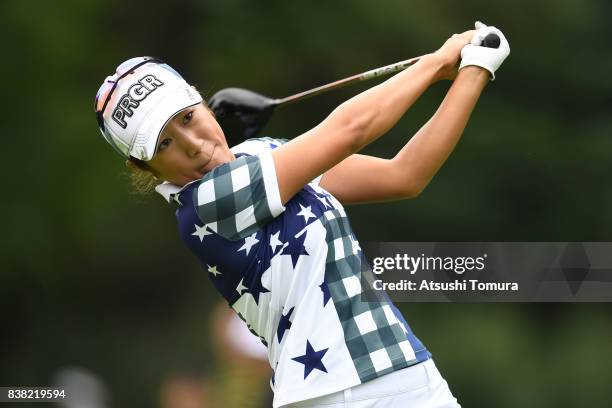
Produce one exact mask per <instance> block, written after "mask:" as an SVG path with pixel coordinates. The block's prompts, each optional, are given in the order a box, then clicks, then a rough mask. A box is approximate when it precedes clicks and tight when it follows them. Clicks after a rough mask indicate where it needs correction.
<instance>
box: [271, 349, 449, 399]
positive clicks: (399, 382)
mask: <svg viewBox="0 0 612 408" xmlns="http://www.w3.org/2000/svg"><path fill="white" fill-rule="evenodd" d="M307 407H308V408H318V407H320V408H349V407H350V408H396V407H397V408H400V407H401V408H403V407H406V408H461V406H460V405H459V403H458V402H457V399H456V398H455V397H453V394H452V393H451V391H450V390H449V388H448V384H447V383H446V380H444V378H442V375H441V374H440V372H439V371H438V369H437V368H436V365H435V364H434V362H433V360H432V359H429V360H427V361H424V362H422V363H420V364H417V365H413V366H410V367H407V368H404V369H402V370H399V371H395V372H393V373H391V374H387V375H383V376H382V377H379V378H376V379H374V380H371V381H368V382H366V383H363V384H359V385H357V386H355V387H353V388H349V389H346V390H344V391H339V392H336V393H334V394H330V395H324V396H322V397H318V398H313V399H309V400H307V401H300V402H296V403H293V404H289V405H284V406H283V407H282V408H307Z"/></svg>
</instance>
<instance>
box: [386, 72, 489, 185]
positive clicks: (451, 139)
mask: <svg viewBox="0 0 612 408" xmlns="http://www.w3.org/2000/svg"><path fill="white" fill-rule="evenodd" d="M488 81H489V73H488V72H487V71H485V70H483V69H481V68H478V67H473V66H470V67H466V68H464V69H462V70H461V71H459V74H458V75H457V78H456V79H455V81H454V83H453V85H452V86H451V88H450V90H449V91H448V93H447V95H446V97H445V98H444V101H443V102H442V104H441V105H440V107H439V108H438V110H437V111H436V113H435V114H434V115H433V116H432V118H431V119H430V120H429V121H428V122H427V123H426V124H425V125H424V126H423V127H422V128H421V129H420V130H419V131H418V132H417V133H416V134H415V135H414V136H413V137H412V139H410V141H409V142H408V143H407V144H406V146H404V147H403V148H402V150H400V152H399V153H398V154H397V155H396V156H395V157H394V158H393V159H392V162H393V168H394V169H395V170H396V172H397V179H398V182H399V183H403V184H404V185H405V186H406V189H407V190H408V191H411V192H412V195H418V194H419V193H420V192H421V191H422V190H423V189H424V188H425V187H426V186H427V184H428V183H429V181H430V180H431V178H432V177H433V176H434V175H435V174H436V173H437V172H438V170H439V169H440V167H442V164H444V162H445V161H446V159H447V158H448V156H449V155H450V153H451V152H452V151H453V149H454V147H455V145H456V144H457V142H458V141H459V139H460V137H461V135H462V133H463V130H464V129H465V126H466V125H467V122H468V120H469V118H470V115H471V113H472V111H473V109H474V106H475V105H476V102H477V101H478V98H479V97H480V94H481V93H482V90H483V89H484V87H485V86H486V84H487V83H488Z"/></svg>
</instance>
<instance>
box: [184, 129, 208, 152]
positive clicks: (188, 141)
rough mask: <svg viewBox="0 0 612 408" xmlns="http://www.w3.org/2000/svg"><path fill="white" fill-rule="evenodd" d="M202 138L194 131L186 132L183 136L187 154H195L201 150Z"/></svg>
mask: <svg viewBox="0 0 612 408" xmlns="http://www.w3.org/2000/svg"><path fill="white" fill-rule="evenodd" d="M203 143H204V139H202V138H200V137H198V136H197V135H196V134H195V133H192V132H190V133H187V134H185V137H184V138H183V144H184V147H185V151H186V152H187V154H188V155H189V156H197V155H198V154H200V153H201V152H202V145H203Z"/></svg>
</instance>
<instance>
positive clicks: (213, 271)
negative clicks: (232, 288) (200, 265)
mask: <svg viewBox="0 0 612 408" xmlns="http://www.w3.org/2000/svg"><path fill="white" fill-rule="evenodd" d="M206 266H208V272H210V273H212V274H213V276H217V275H221V272H219V271H218V270H217V265H214V266H210V265H208V264H207V265H206Z"/></svg>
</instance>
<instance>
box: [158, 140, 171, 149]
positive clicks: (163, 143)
mask: <svg viewBox="0 0 612 408" xmlns="http://www.w3.org/2000/svg"><path fill="white" fill-rule="evenodd" d="M171 142H172V140H170V139H164V140H162V141H161V142H160V143H159V149H165V148H166V147H168V145H170V143H171Z"/></svg>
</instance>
